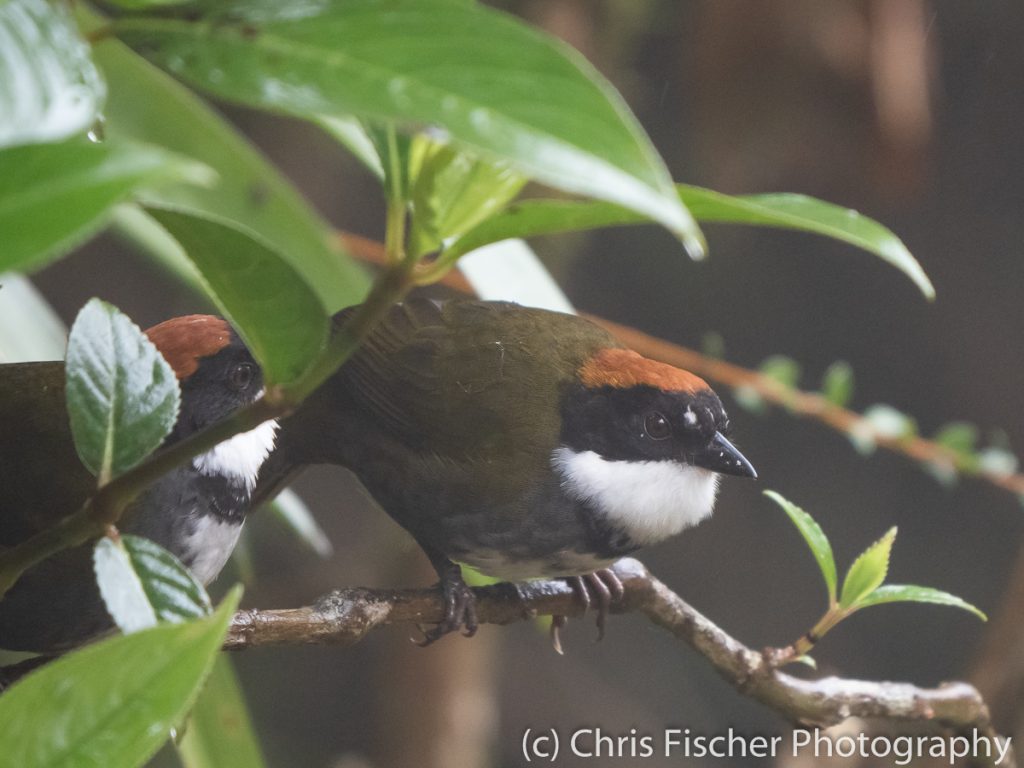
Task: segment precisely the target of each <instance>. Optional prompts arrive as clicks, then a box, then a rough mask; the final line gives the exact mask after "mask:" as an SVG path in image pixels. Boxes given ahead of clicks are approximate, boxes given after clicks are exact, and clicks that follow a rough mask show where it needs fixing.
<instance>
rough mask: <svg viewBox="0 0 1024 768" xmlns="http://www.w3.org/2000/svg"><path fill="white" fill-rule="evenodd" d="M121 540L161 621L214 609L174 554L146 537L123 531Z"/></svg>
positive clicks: (183, 617)
mask: <svg viewBox="0 0 1024 768" xmlns="http://www.w3.org/2000/svg"><path fill="white" fill-rule="evenodd" d="M121 542H122V544H123V545H124V549H125V551H126V552H127V553H128V556H129V557H130V559H131V566H132V568H133V569H134V571H135V573H136V574H137V576H138V579H139V582H140V583H141V585H142V589H143V591H144V592H145V595H146V598H147V600H148V601H149V604H150V605H151V606H152V608H153V611H154V612H155V614H156V618H157V619H158V620H159V621H161V622H169V623H172V624H174V623H178V622H182V621H187V620H189V619H196V618H200V617H202V616H207V615H209V613H210V611H212V610H213V608H212V606H211V604H210V597H209V595H207V594H206V590H205V589H204V588H203V585H202V584H200V583H199V582H198V581H197V580H196V577H195V576H193V575H192V572H191V571H190V570H189V569H188V568H186V567H185V566H184V565H183V564H182V562H181V561H180V560H178V558H176V557H175V556H174V555H173V554H171V553H170V552H168V551H167V550H166V549H164V548H163V547H161V546H160V545H159V544H157V543H156V542H154V541H151V540H149V539H147V538H145V537H143V536H133V535H131V534H123V535H122V536H121Z"/></svg>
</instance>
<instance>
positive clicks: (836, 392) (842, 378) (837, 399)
mask: <svg viewBox="0 0 1024 768" xmlns="http://www.w3.org/2000/svg"><path fill="white" fill-rule="evenodd" d="M821 394H823V395H824V396H825V399H826V400H828V401H829V402H830V403H832V405H837V406H839V407H840V408H845V407H846V406H847V405H849V403H850V398H852V397H853V368H852V367H850V364H849V363H847V362H846V361H845V360H837V361H836V362H834V363H832V365H830V366H829V367H828V368H827V369H826V370H825V375H824V376H823V377H822V380H821Z"/></svg>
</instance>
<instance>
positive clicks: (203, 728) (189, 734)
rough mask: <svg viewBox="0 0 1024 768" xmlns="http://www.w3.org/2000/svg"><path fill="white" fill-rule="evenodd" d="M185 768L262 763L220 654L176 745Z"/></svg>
mask: <svg viewBox="0 0 1024 768" xmlns="http://www.w3.org/2000/svg"><path fill="white" fill-rule="evenodd" d="M178 755H179V756H180V757H181V761H182V763H183V765H184V767H185V768H262V767H263V766H264V765H265V763H264V760H263V754H262V753H261V751H260V744H259V739H258V738H257V736H256V732H255V730H254V729H253V727H252V721H251V720H250V718H249V711H248V708H247V707H246V705H245V699H244V698H243V696H242V691H241V689H240V687H239V685H238V678H237V676H236V675H235V671H234V668H233V666H232V664H231V659H230V658H229V657H228V655H227V654H224V653H221V654H219V655H218V656H217V661H216V663H215V664H214V665H213V671H212V672H211V673H210V678H209V680H207V681H206V685H205V686H204V687H203V692H202V693H201V694H199V700H198V701H197V702H196V705H195V706H194V707H193V708H192V714H191V715H190V716H189V720H188V725H187V726H186V728H185V735H184V737H183V738H182V739H181V742H180V743H179V744H178Z"/></svg>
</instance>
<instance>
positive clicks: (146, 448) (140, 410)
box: [65, 299, 180, 484]
mask: <svg viewBox="0 0 1024 768" xmlns="http://www.w3.org/2000/svg"><path fill="white" fill-rule="evenodd" d="M65 370H66V374H67V403H68V413H69V415H70V419H71V433H72V435H73V436H74V440H75V449H76V450H77V451H78V455H79V457H80V458H81V459H82V463H83V464H85V466H86V467H87V468H88V469H89V471H91V472H92V473H93V474H95V475H97V476H98V477H99V481H100V484H103V483H106V482H108V481H109V480H110V479H111V478H112V477H116V476H117V475H119V474H121V473H122V472H124V471H126V470H128V469H131V468H132V467H133V466H135V465H136V464H138V463H139V462H140V461H142V459H144V458H145V457H146V456H148V455H149V454H150V453H152V451H153V450H155V449H156V448H157V446H159V445H160V443H162V442H163V440H164V438H165V437H167V435H168V434H169V433H170V431H171V428H172V427H173V426H174V422H175V421H176V420H177V418H178V403H179V399H180V395H179V392H178V381H177V379H176V378H175V375H174V371H173V370H172V369H171V366H170V365H168V363H167V361H166V360H164V358H163V356H162V355H161V354H160V352H159V351H158V350H157V348H156V347H155V346H154V345H153V343H152V342H151V341H150V340H149V339H147V338H146V335H145V334H144V333H143V332H142V331H141V330H140V329H139V327H138V326H136V325H135V324H134V323H133V322H132V321H131V320H129V319H128V318H127V317H126V316H125V315H123V314H121V312H119V311H118V310H117V308H116V307H113V306H111V305H110V304H107V303H105V302H103V301H100V300H99V299H92V300H90V301H89V303H88V304H86V305H85V306H84V307H83V308H82V310H81V311H80V312H79V313H78V317H77V318H75V322H74V325H72V326H71V334H70V335H69V337H68V355H67V365H66V368H65Z"/></svg>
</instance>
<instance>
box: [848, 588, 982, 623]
mask: <svg viewBox="0 0 1024 768" xmlns="http://www.w3.org/2000/svg"><path fill="white" fill-rule="evenodd" d="M883 603H934V604H935V605H949V606H952V607H953V608H962V609H963V610H965V611H969V612H970V613H973V614H974V615H975V616H977V617H978V618H979V619H981V620H982V621H988V616H986V615H985V614H984V613H983V612H982V611H981V610H979V609H978V608H976V607H975V606H973V605H971V604H970V603H968V602H967V601H966V600H964V599H962V598H959V597H957V596H956V595H951V594H950V593H949V592H943V591H942V590H941V589H932V588H931V587H918V586H915V585H913V584H885V585H883V586H881V587H879V588H878V589H876V590H875V591H874V592H872V593H871V594H869V595H867V596H866V597H863V598H861V599H860V600H859V601H858V602H857V607H858V608H867V607H868V606H871V605H882V604H883Z"/></svg>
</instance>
